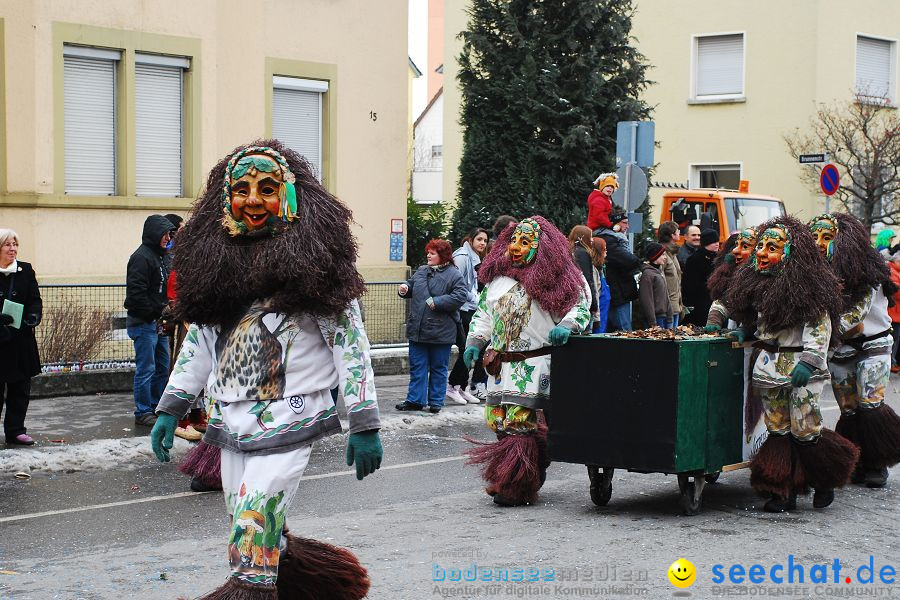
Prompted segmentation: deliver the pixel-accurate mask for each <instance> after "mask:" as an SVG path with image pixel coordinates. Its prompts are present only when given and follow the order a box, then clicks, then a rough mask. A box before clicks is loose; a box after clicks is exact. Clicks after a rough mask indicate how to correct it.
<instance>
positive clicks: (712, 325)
mask: <svg viewBox="0 0 900 600" xmlns="http://www.w3.org/2000/svg"><path fill="white" fill-rule="evenodd" d="M703 331H705V332H706V333H719V332H720V331H722V326H721V325H716V324H715V323H710V324H709V325H707V326H706V327H704V328H703Z"/></svg>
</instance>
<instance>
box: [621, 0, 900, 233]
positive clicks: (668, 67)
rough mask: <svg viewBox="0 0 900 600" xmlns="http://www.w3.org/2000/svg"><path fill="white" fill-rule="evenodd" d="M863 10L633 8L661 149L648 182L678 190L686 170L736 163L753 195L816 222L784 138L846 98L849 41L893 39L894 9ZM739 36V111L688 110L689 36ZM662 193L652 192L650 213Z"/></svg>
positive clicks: (736, 4)
mask: <svg viewBox="0 0 900 600" xmlns="http://www.w3.org/2000/svg"><path fill="white" fill-rule="evenodd" d="M864 4H865V10H861V6H860V5H855V4H853V3H847V2H839V1H833V0H796V1H793V2H780V1H775V0H762V1H759V2H753V3H748V2H741V1H739V0H727V1H711V0H680V1H679V2H677V3H676V2H665V1H662V0H647V1H638V12H637V15H636V17H635V19H634V29H633V33H634V36H635V37H636V38H637V40H638V41H637V42H636V46H637V47H638V49H639V50H640V51H641V52H642V53H643V54H644V55H645V56H646V57H647V60H648V62H649V63H650V64H651V65H653V68H652V69H651V70H650V71H649V73H648V76H649V78H650V79H652V80H654V81H655V82H656V83H655V84H654V85H653V86H651V87H650V88H648V90H647V92H646V95H645V99H646V101H647V103H648V104H650V105H651V106H653V107H654V111H653V116H652V118H653V120H654V121H655V122H656V139H657V140H658V141H659V142H660V147H659V148H657V150H656V155H655V159H656V161H657V162H658V163H659V166H658V168H657V170H656V176H655V179H656V180H657V181H666V182H669V181H674V182H684V181H687V180H688V177H689V172H690V169H689V165H690V164H709V163H740V164H741V165H742V178H743V179H748V180H750V191H751V192H757V193H761V194H771V195H774V196H778V197H780V198H782V199H783V200H784V201H785V205H786V208H787V210H788V212H791V213H795V214H797V215H798V216H800V217H801V218H810V217H812V216H814V215H815V214H816V213H818V212H821V211H822V210H823V208H824V196H823V195H822V194H821V193H815V192H814V191H812V190H810V188H809V187H808V185H806V184H805V183H804V182H802V181H801V180H800V173H801V170H800V165H799V164H798V163H797V161H796V160H795V159H794V158H792V157H791V156H790V155H789V154H788V151H787V146H786V145H785V143H784V141H783V139H782V136H783V135H784V134H786V133H789V132H790V131H792V130H793V129H794V128H795V127H800V128H801V129H805V128H807V127H808V122H809V119H810V117H812V116H813V114H814V112H815V110H816V106H817V103H823V102H824V103H831V102H833V101H835V100H848V99H850V98H851V97H852V90H853V88H854V86H855V76H856V75H855V55H856V35H857V33H863V34H871V35H875V36H884V37H892V38H895V39H896V38H898V37H900V5H898V4H897V3H896V2H892V1H890V0H873V1H871V2H866V3H864ZM737 32H743V33H744V39H745V68H744V77H745V86H744V95H745V97H746V101H745V102H740V103H727V104H700V105H691V104H689V103H688V99H689V97H690V84H691V55H692V52H691V44H692V39H691V36H693V35H697V34H710V33H737ZM820 150H821V149H819V148H808V149H806V151H807V152H809V153H815V152H818V151H820ZM663 191H664V190H658V189H655V190H652V191H651V198H652V201H654V202H655V208H656V209H657V210H658V207H659V199H660V198H661V196H662V193H663Z"/></svg>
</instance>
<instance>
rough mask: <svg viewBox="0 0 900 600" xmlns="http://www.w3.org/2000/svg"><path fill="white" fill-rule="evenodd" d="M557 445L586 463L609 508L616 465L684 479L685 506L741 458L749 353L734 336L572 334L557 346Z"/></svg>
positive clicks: (552, 421)
mask: <svg viewBox="0 0 900 600" xmlns="http://www.w3.org/2000/svg"><path fill="white" fill-rule="evenodd" d="M552 360H553V375H552V385H551V399H550V403H549V406H548V410H547V416H548V422H549V425H550V432H549V446H548V451H549V455H550V458H551V460H553V461H560V462H570V463H578V464H584V465H587V469H588V476H589V477H590V482H591V486H590V492H591V500H592V501H593V502H594V504H596V505H598V506H603V505H606V503H607V502H609V500H610V498H611V496H612V477H613V473H614V471H615V469H626V470H628V471H634V472H639V473H669V474H675V475H677V477H678V487H679V489H680V491H681V508H682V511H683V512H684V513H685V514H687V515H694V514H697V513H698V512H699V511H700V507H701V503H702V496H703V489H704V486H705V484H706V483H710V482H714V481H715V480H716V478H718V476H719V473H720V472H722V471H723V470H725V471H728V470H732V469H735V468H740V467H741V466H745V463H742V441H741V436H742V435H743V392H742V387H743V368H744V367H743V350H741V349H740V348H734V347H732V344H731V342H730V341H729V340H728V339H726V338H719V337H696V338H684V339H678V340H653V339H632V338H623V337H616V336H609V335H595V336H573V337H572V338H570V340H569V342H568V343H567V344H566V345H565V346H561V347H559V348H554V350H553V354H552Z"/></svg>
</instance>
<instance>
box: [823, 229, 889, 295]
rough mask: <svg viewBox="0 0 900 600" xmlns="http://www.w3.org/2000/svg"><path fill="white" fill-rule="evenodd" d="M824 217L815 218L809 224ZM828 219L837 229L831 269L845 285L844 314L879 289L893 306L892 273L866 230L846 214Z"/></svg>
mask: <svg viewBox="0 0 900 600" xmlns="http://www.w3.org/2000/svg"><path fill="white" fill-rule="evenodd" d="M825 216H826V215H820V216H819V217H816V218H815V219H813V220H812V221H810V224H812V223H814V222H815V221H816V220H818V219H820V218H822V217H825ZM830 216H831V218H832V219H834V220H835V221H836V222H837V227H838V230H837V235H836V236H835V238H834V255H833V256H832V257H831V268H832V269H833V270H834V273H835V275H837V276H838V278H839V279H840V280H841V283H842V284H843V285H844V291H843V302H844V305H843V310H844V311H847V310H850V308H851V307H852V306H853V305H854V304H856V303H857V302H859V301H860V300H862V299H863V298H864V297H865V295H866V294H868V293H869V290H871V289H872V288H874V287H878V286H879V285H880V286H881V289H882V290H883V291H884V295H885V296H887V298H888V302H890V303H891V304H893V296H894V292H896V291H897V287H896V286H895V285H894V283H893V282H892V281H891V270H890V268H889V267H888V266H887V263H886V262H885V261H884V258H882V257H881V255H880V254H879V253H878V250H876V249H875V248H874V247H872V243H871V242H870V240H869V234H868V232H867V231H866V228H865V226H864V225H863V224H862V223H861V222H860V220H859V219H857V218H856V217H854V216H853V215H849V214H847V213H831V214H830Z"/></svg>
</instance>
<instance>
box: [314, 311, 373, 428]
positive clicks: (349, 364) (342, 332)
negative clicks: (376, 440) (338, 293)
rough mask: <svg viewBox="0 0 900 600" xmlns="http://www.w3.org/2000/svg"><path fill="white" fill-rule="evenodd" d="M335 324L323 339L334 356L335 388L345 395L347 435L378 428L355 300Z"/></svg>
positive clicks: (365, 338) (366, 344) (366, 345)
mask: <svg viewBox="0 0 900 600" xmlns="http://www.w3.org/2000/svg"><path fill="white" fill-rule="evenodd" d="M335 325H336V326H335V328H334V331H333V333H331V334H330V336H328V337H326V342H328V345H329V346H331V349H332V352H333V354H334V366H335V367H336V368H337V372H338V386H339V387H340V391H341V393H342V394H343V396H344V406H345V407H346V408H347V417H348V418H349V420H350V433H358V432H360V431H368V430H370V429H379V428H380V427H381V419H380V418H379V415H378V398H377V396H376V394H375V372H374V370H373V369H372V358H371V356H370V354H369V349H370V348H369V338H368V336H367V335H366V330H365V328H364V327H363V322H362V315H361V314H360V310H359V303H358V302H357V301H356V300H354V301H353V302H351V303H350V306H348V307H347V308H346V309H344V311H343V312H342V313H341V314H339V315H338V317H337V320H336V323H335ZM320 327H322V325H321V323H320ZM323 332H324V329H323ZM329 337H330V339H329Z"/></svg>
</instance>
